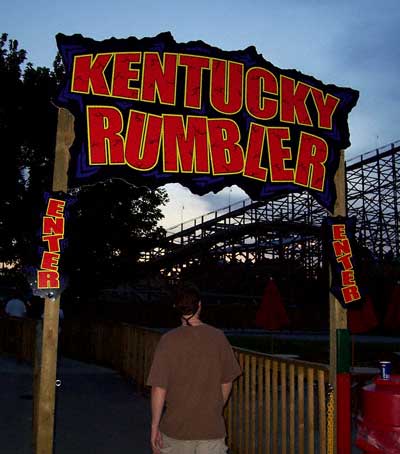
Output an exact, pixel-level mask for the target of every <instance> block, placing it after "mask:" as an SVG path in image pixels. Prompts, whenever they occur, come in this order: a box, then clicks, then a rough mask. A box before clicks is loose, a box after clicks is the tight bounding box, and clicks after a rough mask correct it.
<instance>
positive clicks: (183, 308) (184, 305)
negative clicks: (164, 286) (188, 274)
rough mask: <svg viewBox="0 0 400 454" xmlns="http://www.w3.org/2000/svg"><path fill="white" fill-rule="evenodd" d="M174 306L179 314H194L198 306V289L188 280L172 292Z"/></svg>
mask: <svg viewBox="0 0 400 454" xmlns="http://www.w3.org/2000/svg"><path fill="white" fill-rule="evenodd" d="M174 300H175V301H174V307H175V309H176V310H177V311H178V312H179V314H180V315H191V314H195V313H196V312H197V310H198V308H199V303H200V291H199V289H198V288H197V287H196V286H195V285H194V284H192V283H190V282H185V283H181V284H180V285H178V286H177V287H176V289H175V292H174Z"/></svg>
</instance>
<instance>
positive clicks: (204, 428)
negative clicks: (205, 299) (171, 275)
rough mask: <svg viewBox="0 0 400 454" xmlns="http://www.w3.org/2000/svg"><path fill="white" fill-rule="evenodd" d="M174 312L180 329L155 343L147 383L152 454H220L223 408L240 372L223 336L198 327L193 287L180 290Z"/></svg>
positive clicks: (197, 303)
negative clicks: (180, 323) (148, 388)
mask: <svg viewBox="0 0 400 454" xmlns="http://www.w3.org/2000/svg"><path fill="white" fill-rule="evenodd" d="M175 307H176V309H177V310H178V311H179V312H180V314H181V317H182V318H181V319H182V326H180V327H179V328H176V329H174V330H172V331H170V332H168V333H166V334H164V336H162V338H161V339H160V342H159V344H158V346H157V349H156V352H155V355H154V359H153V364H152V366H151V370H150V374H149V377H148V380H147V384H148V385H150V386H152V392H151V408H152V426H151V445H152V449H153V453H154V454H159V453H168V454H223V453H225V452H226V450H227V448H226V446H225V442H224V439H225V436H226V430H225V422H224V419H223V415H222V412H223V407H224V405H225V403H226V401H227V399H228V397H229V394H230V392H231V389H232V382H233V380H234V379H235V378H237V377H238V376H239V375H240V373H241V370H240V367H239V364H238V363H237V361H236V358H235V356H234V354H233V351H232V348H231V346H230V344H229V342H228V340H227V339H226V337H225V335H224V333H223V332H222V331H220V330H218V329H216V328H213V327H212V326H210V325H207V324H204V323H202V322H201V320H200V318H199V315H200V310H201V302H200V297H199V293H198V290H197V289H196V288H195V287H193V286H185V287H182V288H181V289H180V291H178V292H177V295H176V298H175ZM164 403H166V410H165V413H164V415H163V416H162V420H161V414H162V411H163V408H164ZM160 420H161V424H160Z"/></svg>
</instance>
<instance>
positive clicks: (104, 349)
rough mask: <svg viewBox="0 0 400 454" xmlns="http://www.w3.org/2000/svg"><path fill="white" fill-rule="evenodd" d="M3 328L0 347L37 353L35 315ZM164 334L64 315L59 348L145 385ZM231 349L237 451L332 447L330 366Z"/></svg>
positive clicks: (306, 452)
mask: <svg viewBox="0 0 400 454" xmlns="http://www.w3.org/2000/svg"><path fill="white" fill-rule="evenodd" d="M3 328H4V329H3ZM0 332H1V333H2V335H0V352H2V351H3V352H4V351H5V352H9V353H13V352H12V351H11V350H13V349H14V348H17V349H18V348H19V352H20V353H19V355H20V356H21V355H22V356H21V357H22V358H24V359H27V360H32V358H33V350H34V339H35V323H34V322H32V321H29V320H28V321H24V322H21V321H20V320H0ZM10 336H11V337H12V339H14V340H13V342H11V341H10V340H9V337H10ZM160 336H161V334H160V332H158V331H156V330H151V329H145V328H140V327H136V326H133V325H128V324H121V323H115V322H90V321H86V320H65V321H64V323H63V327H62V332H61V337H60V347H61V351H62V353H63V354H64V355H66V356H68V357H71V358H73V359H76V360H81V361H85V362H92V363H95V364H99V365H103V366H107V367H111V368H112V369H114V370H117V371H119V372H120V373H121V374H122V375H124V376H126V377H129V378H132V379H133V380H134V382H135V384H136V386H137V387H138V389H139V390H141V391H143V390H146V386H145V382H146V377H147V375H148V372H149V369H150V366H151V361H152V357H153V353H154V350H155V348H156V346H157V343H158V341H159V338H160ZM18 338H19V339H20V340H21V341H22V342H21V343H20V344H19V343H18V342H16V339H18ZM18 344H19V345H22V347H18ZM234 351H235V354H236V355H237V359H238V361H239V364H240V365H241V367H242V370H243V374H242V376H241V377H240V378H239V379H238V380H236V381H235V382H234V384H233V389H232V394H231V397H230V399H229V402H228V405H227V407H226V409H225V419H226V425H227V432H228V437H227V440H228V445H229V447H230V448H231V451H232V453H234V454H330V453H331V448H330V447H331V446H332V443H330V441H331V440H332V436H333V433H332V432H331V430H332V427H333V426H332V415H329V417H328V412H327V398H328V383H327V382H328V366H327V365H324V364H315V363H308V362H304V361H299V360H295V359H289V358H285V357H283V356H279V355H277V356H274V355H265V354H261V353H257V352H253V351H249V350H244V349H240V348H236V347H234ZM15 352H16V351H15Z"/></svg>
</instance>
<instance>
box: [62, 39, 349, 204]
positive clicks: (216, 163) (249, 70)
mask: <svg viewBox="0 0 400 454" xmlns="http://www.w3.org/2000/svg"><path fill="white" fill-rule="evenodd" d="M57 42H58V47H59V50H60V52H61V54H62V57H63V61H64V64H65V68H66V76H67V77H66V81H65V84H64V86H63V88H62V90H61V92H60V95H59V97H58V105H60V106H62V107H66V108H67V109H69V110H70V111H71V112H72V113H73V115H74V117H75V142H74V144H73V146H72V148H71V162H70V166H69V175H68V182H69V186H70V187H73V186H79V185H81V184H88V183H94V182H96V181H100V180H104V179H108V178H122V179H125V180H127V181H129V182H131V183H133V184H135V185H137V186H141V185H145V186H148V187H150V188H155V187H158V186H162V185H165V184H167V183H173V182H178V183H181V184H182V185H184V186H186V187H188V188H189V189H190V190H191V191H192V192H194V193H196V194H200V195H202V194H205V193H207V192H210V191H214V192H216V191H219V190H221V189H222V188H224V187H226V186H231V185H234V184H236V185H238V186H239V187H240V188H242V189H243V190H244V191H245V192H246V193H247V194H248V195H249V196H250V197H251V198H252V199H254V200H260V199H264V198H267V197H270V196H271V195H274V194H283V193H287V192H293V191H297V192H298V191H302V190H307V191H309V192H310V193H312V195H313V196H314V197H315V198H316V199H317V200H318V201H319V203H321V205H323V206H324V207H326V208H328V209H329V210H332V208H333V205H334V202H335V198H336V193H335V187H334V183H333V177H334V174H335V172H336V170H337V167H338V163H339V151H340V150H341V149H344V148H347V147H348V146H349V145H350V141H349V130H348V125H347V118H348V114H349V112H350V111H351V109H352V108H353V107H354V106H355V104H356V102H357V99H358V92H357V91H354V90H352V89H349V88H340V87H336V86H334V85H324V84H323V83H322V82H320V81H318V80H316V79H314V78H313V77H310V76H306V75H304V74H301V73H300V72H298V71H295V70H281V69H279V68H277V67H275V66H273V65H272V64H271V63H269V62H268V61H266V60H265V59H264V58H263V57H262V56H261V55H260V54H258V53H257V52H256V50H255V48H254V47H249V48H248V49H246V50H243V51H234V52H226V51H222V50H220V49H217V48H214V47H211V46H209V45H208V44H205V43H203V42H201V41H196V42H190V43H186V44H180V43H176V42H175V40H174V39H173V37H172V36H171V34H170V33H163V34H160V35H158V36H156V37H155V38H144V39H141V40H139V39H136V38H128V39H114V38H113V39H109V40H106V41H102V42H97V41H94V40H92V39H88V38H84V37H82V36H81V35H74V36H65V35H61V34H59V35H58V36H57Z"/></svg>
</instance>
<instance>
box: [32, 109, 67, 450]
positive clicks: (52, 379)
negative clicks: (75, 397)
mask: <svg viewBox="0 0 400 454" xmlns="http://www.w3.org/2000/svg"><path fill="white" fill-rule="evenodd" d="M73 139H74V118H73V116H72V114H70V113H69V112H68V111H67V110H66V109H60V110H59V112H58V125H57V138H56V150H55V161H54V172H53V187H52V189H53V191H62V192H66V191H67V188H68V164H69V147H70V146H71V144H72V141H73ZM59 313H60V297H59V296H58V297H57V298H52V297H51V295H49V297H48V298H45V302H44V316H43V337H42V342H41V347H40V342H39V343H38V345H39V347H38V348H41V352H40V353H38V354H37V355H36V356H37V358H40V365H38V366H37V367H38V369H39V373H38V374H37V375H38V380H39V383H36V384H35V385H34V389H35V390H36V392H35V398H37V402H35V404H34V408H35V411H34V415H33V418H34V422H33V427H34V433H33V437H34V446H35V449H36V451H35V452H36V454H52V453H53V441H54V412H55V388H56V374H57V348H58V323H59Z"/></svg>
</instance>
